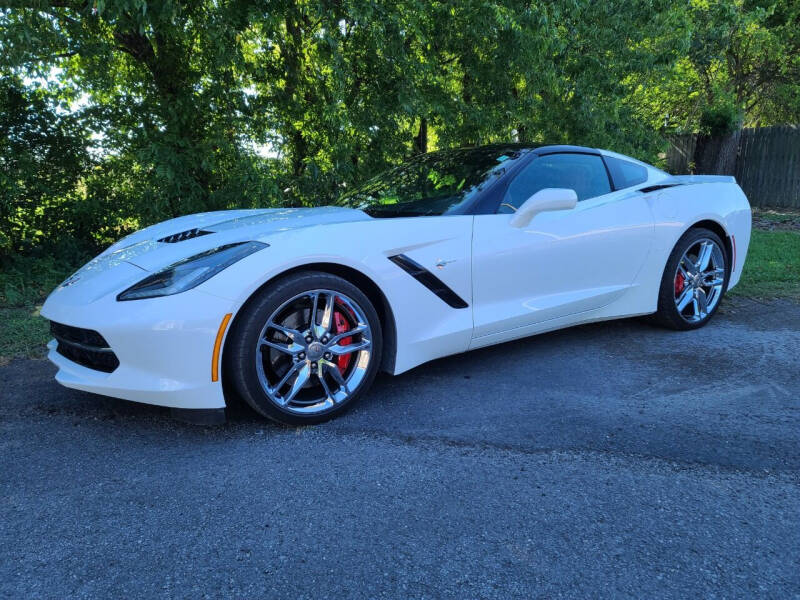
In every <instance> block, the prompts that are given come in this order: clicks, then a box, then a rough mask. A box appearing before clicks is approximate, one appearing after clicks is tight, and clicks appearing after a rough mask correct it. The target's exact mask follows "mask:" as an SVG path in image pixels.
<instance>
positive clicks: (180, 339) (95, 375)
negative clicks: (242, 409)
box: [42, 290, 233, 409]
mask: <svg viewBox="0 0 800 600" xmlns="http://www.w3.org/2000/svg"><path fill="white" fill-rule="evenodd" d="M65 300H67V299H65ZM65 300H62V299H61V298H60V297H59V295H58V294H55V295H53V296H51V297H50V298H48V300H47V302H46V303H45V305H44V306H43V307H42V315H43V316H44V317H46V318H47V319H50V320H51V321H56V322H57V323H62V324H65V325H70V326H73V327H80V328H84V329H91V330H94V331H96V332H98V333H99V334H100V335H101V336H102V337H103V338H105V340H106V341H107V342H108V345H109V346H110V348H111V349H112V350H113V352H114V354H115V355H116V356H117V358H118V359H119V366H118V367H116V368H115V369H114V370H113V371H112V372H111V373H105V372H102V371H100V370H95V369H91V368H87V367H85V366H82V365H80V364H78V363H76V362H73V361H72V360H70V359H68V358H66V357H65V356H63V355H62V354H60V353H59V352H57V351H56V346H57V342H56V340H53V341H51V342H50V343H49V344H48V349H49V353H48V358H49V359H50V361H51V362H53V364H55V365H56V366H57V367H58V373H56V381H58V382H59V383H60V384H62V385H64V386H66V387H69V388H74V389H78V390H84V391H87V392H93V393H96V394H103V395H106V396H113V397H115V398H122V399H125V400H132V401H135V402H144V403H147V404H156V405H159V406H168V407H172V408H182V409H217V408H224V407H225V398H224V396H223V393H222V382H221V380H220V381H212V380H211V366H212V359H213V352H214V343H215V341H216V337H217V332H218V330H219V327H220V323H221V321H222V319H223V317H224V316H225V315H226V314H227V313H231V312H233V306H232V303H231V301H230V300H225V299H223V298H219V297H217V296H213V295H211V294H208V293H205V292H202V291H199V290H190V291H188V292H184V293H181V294H176V295H174V296H167V297H164V298H153V299H148V300H135V301H130V302H117V301H116V299H115V298H114V297H113V295H112V296H106V297H104V298H101V299H98V300H95V301H94V302H89V303H74V304H73V303H70V302H68V301H65ZM226 333H227V332H226ZM223 343H224V340H223Z"/></svg>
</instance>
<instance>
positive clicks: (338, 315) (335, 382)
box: [223, 271, 383, 425]
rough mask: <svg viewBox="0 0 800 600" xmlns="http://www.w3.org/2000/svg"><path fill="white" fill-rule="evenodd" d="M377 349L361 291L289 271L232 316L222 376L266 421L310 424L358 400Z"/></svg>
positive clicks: (332, 278)
mask: <svg viewBox="0 0 800 600" xmlns="http://www.w3.org/2000/svg"><path fill="white" fill-rule="evenodd" d="M382 346H383V338H382V335H381V324H380V319H379V317H378V314H377V312H376V310H375V307H374V306H373V305H372V303H371V302H370V300H369V298H367V296H366V295H365V294H364V293H363V292H362V291H361V290H359V289H358V288H357V287H356V286H354V285H353V284H351V283H350V282H349V281H347V280H345V279H342V278H341V277H337V276H336V275H331V274H329V273H322V272H317V271H308V272H302V273H295V274H292V275H288V276H286V277H284V278H282V279H279V280H277V281H275V282H274V283H270V284H269V285H268V286H267V287H266V288H265V289H263V290H261V291H260V292H258V293H257V294H256V295H255V296H254V297H253V298H252V299H251V300H250V301H249V302H248V303H247V305H246V306H245V307H244V308H243V309H242V311H241V313H240V314H239V315H238V316H237V318H236V322H235V323H234V326H233V328H232V330H231V332H230V335H229V341H228V342H227V344H226V348H225V365H224V366H225V371H224V372H223V376H225V377H229V378H230V382H231V384H232V386H233V388H234V390H235V392H236V393H237V394H238V395H239V396H240V397H241V398H243V399H244V400H245V401H246V402H247V403H248V404H249V405H250V406H251V407H252V408H253V409H254V410H255V411H256V412H258V413H260V414H262V415H264V416H265V417H268V418H270V419H272V420H274V421H278V422H280V423H283V424H285V425H312V424H316V423H322V422H324V421H328V420H329V419H332V418H334V417H336V416H339V415H340V414H342V413H343V412H345V411H346V410H347V409H348V408H349V407H350V406H351V405H352V404H353V402H355V401H356V400H357V399H358V398H359V397H361V396H362V395H363V393H364V392H365V391H366V390H367V388H369V386H370V385H371V384H372V381H373V380H374V379H375V375H376V373H377V371H378V367H379V365H380V362H381V351H382Z"/></svg>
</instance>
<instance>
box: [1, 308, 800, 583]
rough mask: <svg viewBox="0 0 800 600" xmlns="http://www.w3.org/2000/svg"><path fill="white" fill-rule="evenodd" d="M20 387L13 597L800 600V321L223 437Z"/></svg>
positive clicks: (459, 376)
mask: <svg viewBox="0 0 800 600" xmlns="http://www.w3.org/2000/svg"><path fill="white" fill-rule="evenodd" d="M53 371H54V369H53V368H52V367H51V366H50V365H49V364H48V363H46V362H44V361H16V362H12V363H11V364H10V365H8V366H6V367H2V368H0V394H2V400H1V401H0V431H1V435H0V498H1V499H2V519H1V520H0V596H2V597H8V598H38V597H47V598H65V597H111V596H114V597H134V596H138V597H153V596H163V597H186V598H198V597H203V596H210V597H223V596H225V597H241V598H256V597H282V598H288V597H291V598H323V597H331V598H334V597H335V598H339V597H351V598H377V597H400V598H437V597H450V598H504V599H505V598H532V597H546V598H558V597H578V598H588V597H606V598H607V597H610V596H611V595H616V596H631V597H634V596H635V597H646V598H658V597H684V598H685V597H706V598H712V597H724V598H731V597H747V598H751V597H772V598H791V597H794V598H798V597H800V477H799V476H798V475H799V473H800V305H797V304H792V303H789V302H772V303H766V304H763V303H758V302H754V301H746V300H741V299H735V298H733V299H730V300H727V301H726V303H725V305H724V306H723V312H722V313H721V314H719V315H718V316H717V317H716V319H715V320H714V321H713V322H712V323H711V325H709V326H708V327H706V328H705V329H703V330H701V331H697V332H688V333H676V332H669V331H663V330H660V329H656V328H652V327H650V326H649V325H646V324H644V323H641V322H639V321H636V320H632V321H620V322H613V323H605V324H599V325H591V326H584V327H579V328H574V329H570V330H566V331H561V332H556V333H551V334H546V335H541V336H539V337H535V338H529V339H527V340H523V341H519V342H514V343H509V344H504V345H502V346H499V347H495V348H489V349H484V350H480V351H476V352H472V353H468V354H465V355H461V356H456V357H451V358H447V359H443V360H439V361H436V362H434V363H431V364H428V365H424V366H422V367H419V368H417V369H415V370H413V371H411V372H409V373H406V374H404V375H402V376H399V377H396V378H390V377H381V378H379V379H378V381H377V382H376V385H375V387H374V388H373V392H372V393H370V394H369V396H368V397H367V398H365V400H364V401H363V402H362V403H361V404H360V405H359V407H358V409H357V410H354V411H352V412H351V413H350V414H348V415H347V416H345V417H344V418H342V419H340V420H338V421H335V422H333V423H330V424H328V425H323V426H319V427H316V428H307V429H299V430H291V429H284V428H279V427H276V426H273V425H270V424H269V423H267V422H264V421H261V420H259V419H258V418H257V417H255V416H253V415H252V414H250V413H248V412H246V411H244V410H240V411H238V412H237V413H236V414H235V415H234V416H233V418H232V419H231V420H230V422H229V423H228V424H226V425H224V426H220V427H216V428H202V427H197V426H192V425H184V424H181V423H177V422H175V421H172V420H171V419H170V418H169V412H168V411H167V410H164V409H159V408H154V407H148V406H143V405H136V404H131V403H127V402H123V401H118V400H112V399H108V398H103V397H99V396H92V395H89V394H85V393H81V392H75V391H70V390H66V389H63V388H61V387H59V386H58V385H57V384H56V383H55V382H54V381H53V380H52V375H53Z"/></svg>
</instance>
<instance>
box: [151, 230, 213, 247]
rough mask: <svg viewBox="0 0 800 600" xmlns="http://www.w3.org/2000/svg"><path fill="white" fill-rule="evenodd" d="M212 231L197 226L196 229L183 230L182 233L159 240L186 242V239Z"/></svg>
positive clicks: (168, 242) (171, 242) (166, 242)
mask: <svg viewBox="0 0 800 600" xmlns="http://www.w3.org/2000/svg"><path fill="white" fill-rule="evenodd" d="M210 233H214V232H213V231H204V230H203V229H198V228H197V227H195V228H194V229H189V230H187V231H181V232H180V233H173V234H172V235H168V236H166V237H163V238H161V239H159V240H158V241H159V242H164V243H165V244H177V243H178V242H185V241H186V240H191V239H194V238H196V237H200V236H201V235H208V234H210Z"/></svg>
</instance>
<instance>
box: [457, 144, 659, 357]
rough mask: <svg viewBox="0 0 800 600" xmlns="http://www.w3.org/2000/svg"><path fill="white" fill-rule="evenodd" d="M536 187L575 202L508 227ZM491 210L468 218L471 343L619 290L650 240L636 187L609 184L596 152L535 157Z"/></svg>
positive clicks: (603, 301) (522, 330) (573, 311)
mask: <svg viewBox="0 0 800 600" xmlns="http://www.w3.org/2000/svg"><path fill="white" fill-rule="evenodd" d="M544 188H569V189H573V190H575V192H576V194H577V196H578V203H577V206H576V207H575V208H574V209H571V210H563V211H552V212H543V213H540V214H538V215H536V216H535V217H534V218H533V219H532V220H531V222H530V224H529V225H527V226H525V227H522V228H515V227H512V226H510V224H509V221H510V220H511V215H512V214H513V212H514V211H515V210H516V209H517V208H518V207H519V206H521V205H522V203H523V202H525V200H527V199H528V198H529V197H530V196H531V195H533V194H534V193H535V192H537V191H539V190H540V189H544ZM497 210H498V212H497V213H496V214H483V215H476V216H475V220H474V226H473V227H474V228H473V240H472V244H473V248H472V256H473V263H472V275H473V319H474V331H473V344H472V346H473V347H475V346H479V345H483V344H482V343H481V342H484V343H493V342H495V341H501V340H502V339H510V338H513V337H519V336H521V335H525V334H526V331H527V330H531V332H534V331H536V330H537V329H543V328H546V324H545V322H547V321H550V320H553V319H559V318H563V317H568V316H570V315H578V314H580V313H585V312H587V311H592V310H595V309H599V308H602V307H603V306H606V305H608V304H609V303H611V302H613V301H614V300H616V299H618V298H620V297H621V296H622V295H623V294H624V293H625V292H626V290H628V289H629V288H630V287H631V286H632V285H634V282H635V279H636V275H637V273H638V272H639V270H640V268H641V267H642V265H643V264H644V261H645V258H646V256H647V253H648V251H649V249H650V245H651V243H652V238H653V229H654V227H653V218H652V215H651V212H650V209H649V207H648V205H647V203H646V201H645V199H644V198H643V196H642V194H641V193H640V192H636V191H632V190H620V191H612V188H611V184H610V179H609V177H608V172H607V170H606V168H605V165H604V164H603V159H602V157H601V156H599V155H596V154H584V153H555V154H549V155H544V156H538V157H536V158H534V159H533V160H532V161H531V162H530V163H529V164H527V165H526V166H525V167H524V168H522V169H521V170H520V171H519V173H518V174H517V175H516V177H515V178H514V179H513V180H512V181H511V182H510V183H509V185H508V187H507V189H506V190H505V192H504V195H503V197H502V201H501V202H500V205H499V207H498V209H497ZM575 320H576V321H577V320H579V319H578V318H576V319H575ZM567 324H568V323H567ZM559 325H561V324H559Z"/></svg>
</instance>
